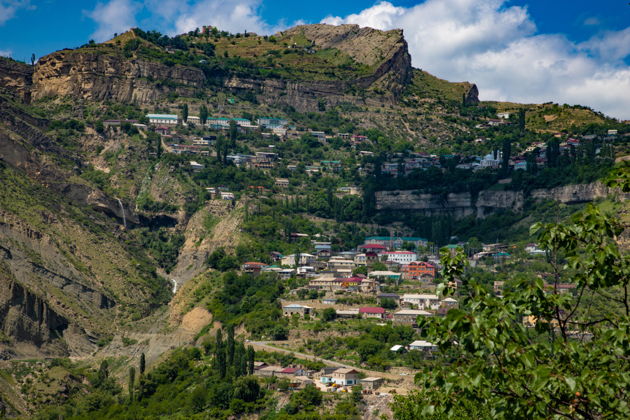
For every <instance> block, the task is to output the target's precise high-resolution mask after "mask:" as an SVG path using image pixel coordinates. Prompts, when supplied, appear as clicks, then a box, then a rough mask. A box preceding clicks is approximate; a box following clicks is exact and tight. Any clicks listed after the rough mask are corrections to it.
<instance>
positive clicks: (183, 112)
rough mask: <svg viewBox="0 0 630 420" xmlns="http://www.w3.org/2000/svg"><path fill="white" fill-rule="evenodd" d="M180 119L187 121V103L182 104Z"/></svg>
mask: <svg viewBox="0 0 630 420" xmlns="http://www.w3.org/2000/svg"><path fill="white" fill-rule="evenodd" d="M182 121H183V122H187V121H188V104H184V105H182Z"/></svg>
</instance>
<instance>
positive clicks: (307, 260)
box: [281, 254, 317, 265]
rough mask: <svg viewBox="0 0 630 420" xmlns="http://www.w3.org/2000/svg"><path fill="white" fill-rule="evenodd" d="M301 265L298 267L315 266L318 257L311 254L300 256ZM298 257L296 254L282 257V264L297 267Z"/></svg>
mask: <svg viewBox="0 0 630 420" xmlns="http://www.w3.org/2000/svg"><path fill="white" fill-rule="evenodd" d="M299 255H300V257H299V264H298V265H313V264H315V262H316V261H317V257H316V256H315V255H311V254H299ZM295 259H296V256H295V254H291V255H287V256H285V257H282V261H281V264H282V265H296V264H295Z"/></svg>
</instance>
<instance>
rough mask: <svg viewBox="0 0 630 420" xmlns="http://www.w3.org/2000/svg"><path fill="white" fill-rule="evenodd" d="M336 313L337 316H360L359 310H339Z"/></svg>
mask: <svg viewBox="0 0 630 420" xmlns="http://www.w3.org/2000/svg"><path fill="white" fill-rule="evenodd" d="M335 312H336V313H337V315H358V314H359V310H358V309H337V310H336V311H335Z"/></svg>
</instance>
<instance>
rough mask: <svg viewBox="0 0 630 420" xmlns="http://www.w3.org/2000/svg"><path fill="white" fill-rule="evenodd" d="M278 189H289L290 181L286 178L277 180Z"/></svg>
mask: <svg viewBox="0 0 630 420" xmlns="http://www.w3.org/2000/svg"><path fill="white" fill-rule="evenodd" d="M275 185H276V187H280V188H289V180H288V179H286V178H276V182H275Z"/></svg>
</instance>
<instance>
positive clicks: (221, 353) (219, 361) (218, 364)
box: [214, 330, 227, 378]
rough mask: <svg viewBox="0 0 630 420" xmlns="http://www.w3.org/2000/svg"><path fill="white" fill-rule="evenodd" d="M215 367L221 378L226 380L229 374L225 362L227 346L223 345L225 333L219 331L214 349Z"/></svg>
mask: <svg viewBox="0 0 630 420" xmlns="http://www.w3.org/2000/svg"><path fill="white" fill-rule="evenodd" d="M214 366H215V369H216V371H217V372H218V373H219V377H221V378H225V375H226V373H227V364H226V360H225V345H224V344H223V332H222V331H221V330H218V331H217V335H216V342H215V347H214Z"/></svg>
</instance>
